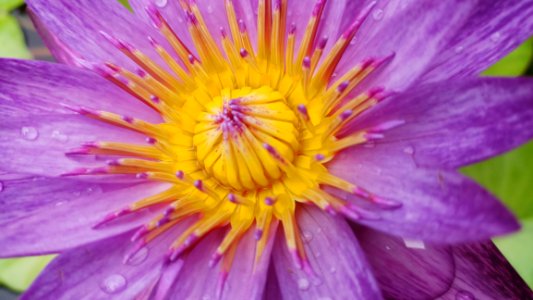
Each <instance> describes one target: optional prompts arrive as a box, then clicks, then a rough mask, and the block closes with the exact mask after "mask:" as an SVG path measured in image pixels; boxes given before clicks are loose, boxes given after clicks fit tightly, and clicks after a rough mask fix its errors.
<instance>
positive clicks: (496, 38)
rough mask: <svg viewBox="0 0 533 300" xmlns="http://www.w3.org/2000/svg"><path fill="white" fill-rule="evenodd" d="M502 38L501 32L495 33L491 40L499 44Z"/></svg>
mask: <svg viewBox="0 0 533 300" xmlns="http://www.w3.org/2000/svg"><path fill="white" fill-rule="evenodd" d="M501 37H502V34H501V33H499V32H495V33H493V34H492V35H491V36H490V40H491V41H493V42H497V41H499V40H500V38H501Z"/></svg>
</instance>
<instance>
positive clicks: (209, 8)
mask: <svg viewBox="0 0 533 300" xmlns="http://www.w3.org/2000/svg"><path fill="white" fill-rule="evenodd" d="M207 13H208V14H212V13H213V6H212V5H208V6H207Z"/></svg>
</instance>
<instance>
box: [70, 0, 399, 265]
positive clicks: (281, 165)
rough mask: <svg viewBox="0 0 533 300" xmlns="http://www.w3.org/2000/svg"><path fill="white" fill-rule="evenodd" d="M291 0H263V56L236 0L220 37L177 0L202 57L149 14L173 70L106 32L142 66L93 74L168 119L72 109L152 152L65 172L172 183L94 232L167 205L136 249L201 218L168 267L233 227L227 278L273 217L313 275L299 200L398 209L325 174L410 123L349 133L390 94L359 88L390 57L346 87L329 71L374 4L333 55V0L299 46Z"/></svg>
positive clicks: (118, 149)
mask: <svg viewBox="0 0 533 300" xmlns="http://www.w3.org/2000/svg"><path fill="white" fill-rule="evenodd" d="M287 1H289V0H259V6H258V17H257V44H256V47H255V48H254V47H253V45H252V41H251V39H250V36H249V34H248V32H247V29H246V26H245V25H244V22H243V21H242V20H240V19H239V18H238V16H237V14H236V12H235V9H234V4H233V2H232V1H231V0H225V5H226V12H227V19H228V24H229V29H230V30H229V31H230V34H227V33H226V31H225V30H224V29H223V30H221V35H220V40H219V42H217V41H216V40H215V39H214V38H213V35H212V33H210V32H209V30H208V27H207V26H206V24H205V22H204V19H203V17H202V14H201V12H200V9H199V8H198V6H197V5H196V3H195V2H194V1H192V0H190V1H186V0H180V5H181V7H182V9H183V10H184V12H185V15H186V16H187V26H188V29H189V33H190V37H191V39H192V42H193V44H194V49H195V51H192V50H191V49H189V48H188V46H187V45H186V44H185V43H184V42H183V40H182V39H180V37H179V36H178V35H176V34H175V32H174V31H173V30H172V29H171V26H170V25H169V23H168V22H167V21H169V20H166V19H165V18H164V17H163V16H162V15H161V14H160V12H159V11H158V10H157V9H156V7H155V6H149V7H147V9H146V11H147V13H148V14H149V16H150V17H151V19H152V21H153V25H154V26H155V27H156V28H157V29H158V30H159V32H160V33H161V36H163V37H164V38H165V39H166V41H165V45H166V46H163V45H162V44H163V43H159V42H157V41H156V39H155V38H153V37H149V40H150V42H151V45H152V46H153V48H154V49H155V51H156V52H157V53H158V54H159V56H160V60H161V61H163V62H165V64H164V65H161V64H160V63H158V62H156V60H153V59H152V58H150V57H148V56H147V55H146V54H144V53H142V52H141V51H140V50H138V49H135V48H134V47H133V46H131V45H128V44H127V43H125V42H124V41H121V40H118V39H116V38H114V37H112V36H110V35H109V34H107V33H102V34H103V35H104V36H105V37H106V38H107V39H108V40H109V41H110V42H111V43H112V44H113V45H115V46H116V48H117V49H118V50H120V51H121V52H122V53H123V54H124V55H126V56H128V57H129V58H130V59H131V60H132V61H133V62H135V63H136V64H137V65H138V70H126V69H125V68H123V67H121V66H117V65H114V64H111V63H106V64H104V65H99V66H92V69H93V70H94V71H96V72H98V73H99V74H100V75H102V76H104V77H105V78H107V79H108V80H110V81H111V82H113V83H114V84H116V85H117V86H118V87H120V88H122V89H123V90H125V91H127V92H128V93H129V94H131V95H133V96H134V97H135V98H137V99H139V100H140V101H142V102H143V103H145V104H146V105H147V106H148V107H150V108H151V109H153V110H155V111H157V112H159V113H160V115H161V116H162V118H163V120H164V122H162V123H160V124H152V123H149V122H146V121H143V120H139V119H136V118H133V117H129V116H121V115H117V114H113V113H110V112H104V111H93V110H88V109H85V108H72V109H73V110H74V111H76V112H77V113H80V114H83V115H86V116H87V117H90V118H94V119H98V120H101V121H104V122H107V123H110V124H113V125H116V126H121V127H124V128H127V129H130V130H133V131H136V132H138V133H140V134H143V135H145V136H147V144H146V145H134V144H126V143H117V142H108V141H99V142H92V143H88V144H85V145H83V146H82V147H80V148H78V149H73V150H72V151H70V152H68V155H87V154H92V155H115V156H119V157H120V158H118V159H116V160H113V161H110V162H109V163H108V164H107V165H106V166H103V167H101V168H96V169H87V168H82V169H77V170H73V171H72V172H70V173H68V174H65V175H68V176H79V175H100V174H135V176H136V177H137V178H138V180H150V181H160V182H165V183H170V184H171V185H170V188H168V189H167V190H165V191H163V192H161V193H159V194H156V195H153V196H150V197H148V198H145V199H141V200H138V201H135V202H132V204H131V205H129V206H128V207H125V208H123V209H121V210H118V211H115V212H112V213H111V214H109V215H108V216H105V218H104V219H103V220H102V222H100V223H98V224H95V228H96V229H97V228H98V227H100V226H108V225H111V224H108V223H110V222H112V221H113V220H114V219H116V218H118V217H121V216H123V215H126V214H132V213H135V212H138V211H140V210H143V209H146V208H149V207H154V206H160V205H161V204H164V205H165V207H166V208H165V209H164V210H163V211H162V212H161V213H160V214H159V215H158V216H157V217H156V218H155V219H153V220H152V221H151V222H149V223H148V224H144V225H143V226H142V227H140V229H139V230H138V231H137V232H136V233H135V235H134V236H133V237H132V241H134V242H137V243H138V245H139V247H140V246H142V245H146V244H147V243H149V242H150V241H152V240H153V239H155V238H157V237H158V236H159V235H161V234H162V233H163V232H165V231H167V230H169V229H170V228H172V227H173V226H174V225H176V224H178V223H180V222H183V221H184V220H185V219H193V220H194V222H193V223H192V225H191V226H189V227H188V228H187V229H186V230H185V231H184V232H183V233H182V234H181V235H180V236H178V237H176V240H175V242H174V243H173V244H172V245H170V246H169V253H168V259H169V260H171V261H172V260H175V259H177V258H178V257H180V255H181V254H182V253H184V252H185V251H188V250H189V249H190V248H191V247H192V246H193V245H194V244H195V243H196V242H197V241H198V240H199V239H201V238H203V237H204V236H205V235H206V234H208V233H209V232H210V231H212V230H213V229H215V228H220V227H223V228H227V229H228V231H227V234H226V235H225V237H224V239H223V240H222V242H221V244H220V245H219V247H218V249H217V251H216V253H215V254H214V255H213V265H214V264H215V263H216V262H218V261H219V259H223V264H222V268H223V272H224V273H225V274H227V272H229V268H230V267H231V264H232V260H233V257H234V255H235V251H234V250H235V249H236V247H237V245H238V243H239V240H240V239H241V238H242V236H243V235H244V234H245V233H246V232H248V231H249V230H254V229H252V228H255V232H256V233H255V237H256V239H257V247H256V258H257V259H258V258H259V257H260V256H261V253H262V252H263V250H264V248H265V245H266V243H267V240H268V236H269V230H270V229H271V227H272V224H273V222H281V225H282V228H283V231H284V235H285V240H286V242H287V246H288V248H289V250H290V251H291V252H292V253H293V254H294V258H295V262H296V264H297V266H299V267H306V266H307V259H306V255H305V251H304V247H303V243H302V239H301V238H300V233H299V229H298V226H297V224H296V219H295V210H296V208H297V206H298V205H302V204H313V205H316V206H318V207H320V208H321V209H323V210H325V211H327V212H329V213H331V214H334V215H336V214H342V215H344V216H347V217H349V218H352V219H360V218H365V217H367V216H368V215H369V214H368V213H366V212H365V211H364V210H363V209H362V208H360V207H358V206H357V205H353V204H350V203H348V202H346V201H345V200H342V199H338V198H336V197H334V196H333V195H331V194H329V193H327V192H326V191H324V189H323V187H325V186H328V187H332V188H336V189H340V190H343V191H345V192H348V193H352V194H355V195H357V196H359V197H360V198H361V199H364V200H367V201H369V202H370V203H372V204H374V205H376V206H379V207H382V208H395V207H398V205H399V204H398V203H393V202H390V201H387V200H384V199H381V198H379V197H377V196H376V195H374V194H372V193H370V192H369V191H366V190H365V189H363V188H362V187H359V186H357V185H356V184H354V183H351V182H347V181H345V180H343V179H341V178H338V177H336V176H334V175H332V174H331V173H330V172H329V171H328V168H327V164H328V162H329V161H331V160H332V159H333V158H334V156H335V155H336V154H337V153H339V152H340V151H342V150H344V149H346V148H349V147H353V146H356V145H361V144H364V143H367V142H369V141H371V140H374V139H379V138H381V137H382V132H383V131H384V130H387V129H388V128H391V127H393V126H396V125H399V124H400V123H401V122H392V123H391V124H383V125H382V126H380V127H375V128H367V129H365V130H360V131H357V132H353V133H350V134H348V135H346V134H344V135H343V136H342V137H339V136H340V135H339V133H340V132H341V130H342V129H343V128H344V127H345V126H346V125H347V124H349V123H350V122H352V121H353V120H354V119H355V118H356V117H357V116H359V115H360V114H362V113H363V112H365V111H366V110H368V109H369V108H371V107H373V106H374V105H376V104H377V103H379V102H380V101H381V100H383V98H384V97H385V96H386V94H385V93H384V91H383V90H382V89H380V88H374V89H371V90H368V91H364V92H360V93H355V88H356V87H357V86H358V84H359V83H360V82H361V81H362V80H363V79H365V78H366V77H367V76H368V75H369V74H371V73H372V72H373V71H375V70H376V69H378V68H380V66H382V65H384V64H385V63H387V62H388V61H390V60H391V59H392V56H390V57H385V58H381V59H377V58H369V59H366V60H364V61H362V62H360V63H359V64H357V65H355V66H354V67H353V68H352V69H350V70H349V71H348V72H346V73H345V74H343V75H342V76H340V77H339V78H338V79H336V78H334V76H333V74H334V71H335V69H336V67H337V65H338V63H339V61H340V60H341V58H342V56H343V54H344V52H345V51H346V49H347V47H348V46H349V44H350V42H351V40H352V39H353V37H354V35H355V34H356V32H357V31H358V29H359V28H360V26H361V24H362V23H363V22H364V21H365V19H366V18H367V16H368V15H369V13H370V12H371V11H372V8H373V6H374V4H375V3H372V4H371V5H369V6H368V7H366V8H365V9H364V10H363V12H362V13H361V15H360V16H359V17H357V18H356V19H355V21H354V22H353V23H352V24H351V25H350V27H349V28H348V29H347V30H346V31H345V32H344V33H343V34H342V35H341V36H340V37H339V38H338V40H337V41H336V42H335V44H333V45H332V47H331V48H330V50H329V53H325V49H326V45H327V43H328V39H327V38H322V39H318V38H317V34H318V31H319V30H318V29H319V25H320V19H321V17H322V14H323V11H324V9H325V6H326V1H325V0H318V1H317V3H316V5H315V8H314V10H313V12H312V14H311V16H310V20H309V23H308V25H307V28H305V32H304V34H303V36H302V38H301V40H300V42H299V45H297V40H296V32H297V30H301V28H296V26H295V25H291V26H287V21H288V20H287ZM294 1H296V0H294ZM287 27H289V28H288V30H287ZM167 44H168V45H170V47H167V46H168V45H167ZM167 48H170V49H167ZM133 200H135V199H132V201H133Z"/></svg>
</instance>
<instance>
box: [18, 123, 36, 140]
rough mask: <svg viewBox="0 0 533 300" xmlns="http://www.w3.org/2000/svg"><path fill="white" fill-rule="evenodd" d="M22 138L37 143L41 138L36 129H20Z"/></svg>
mask: <svg viewBox="0 0 533 300" xmlns="http://www.w3.org/2000/svg"><path fill="white" fill-rule="evenodd" d="M20 134H21V135H22V137H23V138H24V139H26V140H28V141H35V140H36V139H37V138H38V137H39V131H37V129H36V128H35V127H26V126H24V127H22V128H21V129H20Z"/></svg>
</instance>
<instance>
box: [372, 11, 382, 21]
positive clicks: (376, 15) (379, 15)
mask: <svg viewBox="0 0 533 300" xmlns="http://www.w3.org/2000/svg"><path fill="white" fill-rule="evenodd" d="M372 18H374V20H376V21H379V20H381V19H383V10H382V9H376V10H375V11H374V13H372Z"/></svg>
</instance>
